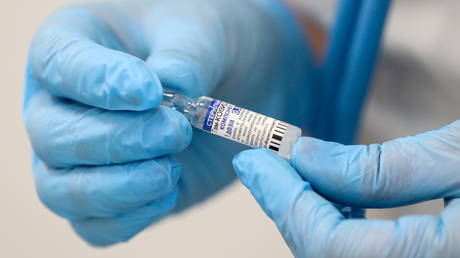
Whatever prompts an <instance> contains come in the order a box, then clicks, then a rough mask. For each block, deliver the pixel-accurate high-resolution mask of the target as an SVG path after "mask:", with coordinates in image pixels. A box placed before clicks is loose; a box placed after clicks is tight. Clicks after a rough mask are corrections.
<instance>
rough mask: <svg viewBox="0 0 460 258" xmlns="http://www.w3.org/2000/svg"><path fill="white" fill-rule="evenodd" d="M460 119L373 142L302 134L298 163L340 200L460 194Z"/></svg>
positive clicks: (388, 201)
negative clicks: (346, 143) (355, 143)
mask: <svg viewBox="0 0 460 258" xmlns="http://www.w3.org/2000/svg"><path fill="white" fill-rule="evenodd" d="M459 157H460V121H457V122H454V123H452V124H451V125H449V126H446V127H444V128H442V129H440V130H436V131H432V132H427V133H423V134H420V135H417V136H413V137H406V138H401V139H396V140H393V141H389V142H385V143H382V144H372V145H369V146H363V145H360V146H344V145H341V144H337V143H332V142H324V141H321V140H317V139H313V138H301V139H300V140H299V141H298V142H297V144H296V145H295V147H294V151H293V159H292V161H293V166H294V167H295V168H296V169H297V170H298V171H299V173H300V174H301V175H302V176H303V178H304V179H305V180H307V181H309V182H310V183H311V184H312V186H313V187H314V189H315V190H317V191H318V192H319V193H321V194H322V195H324V196H326V197H328V198H329V199H330V200H333V201H335V202H338V203H341V204H346V205H351V206H357V207H364V208H385V207H395V206H403V205H407V204H412V203H417V202H421V201H426V200H431V199H437V198H448V197H460V173H459V172H460V170H459V167H460V158H459Z"/></svg>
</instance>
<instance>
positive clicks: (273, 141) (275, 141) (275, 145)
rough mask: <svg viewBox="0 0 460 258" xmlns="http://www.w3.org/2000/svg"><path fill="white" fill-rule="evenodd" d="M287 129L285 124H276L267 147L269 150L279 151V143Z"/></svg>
mask: <svg viewBox="0 0 460 258" xmlns="http://www.w3.org/2000/svg"><path fill="white" fill-rule="evenodd" d="M287 128H288V126H287V125H286V124H283V123H281V122H278V123H277V125H276V126H275V128H274V130H273V134H272V137H271V138H270V144H269V147H268V148H269V149H270V150H273V151H279V150H280V146H281V142H282V141H283V136H284V133H285V132H286V129H287Z"/></svg>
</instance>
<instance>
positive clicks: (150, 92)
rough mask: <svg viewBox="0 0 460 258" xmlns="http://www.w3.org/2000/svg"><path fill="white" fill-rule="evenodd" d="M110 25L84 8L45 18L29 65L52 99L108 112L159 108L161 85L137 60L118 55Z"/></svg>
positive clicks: (143, 64) (60, 12)
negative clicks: (75, 102) (52, 95)
mask: <svg viewBox="0 0 460 258" xmlns="http://www.w3.org/2000/svg"><path fill="white" fill-rule="evenodd" d="M120 50H123V46H122V44H121V43H120V42H119V40H118V39H117V36H116V35H115V34H114V33H113V30H112V29H111V28H110V26H109V25H107V24H106V23H104V21H103V20H102V19H100V18H99V17H97V16H96V15H95V14H94V13H93V12H92V11H91V9H90V8H87V7H85V6H80V7H72V8H66V9H63V10H61V11H58V12H57V13H55V14H54V15H52V16H51V17H49V18H48V19H47V20H46V22H45V24H44V25H43V26H42V27H41V29H40V30H39V31H38V32H37V34H36V35H35V37H34V40H33V42H32V45H31V49H30V55H29V66H30V68H31V72H32V75H33V76H34V77H35V78H36V79H37V81H38V83H39V85H40V86H41V87H44V88H46V89H47V90H49V91H50V92H52V93H53V94H54V95H56V96H60V97H66V98H70V99H73V100H75V101H78V102H81V103H84V104H87V105H91V106H95V107H99V108H104V109H110V110H146V109H149V108H152V107H155V106H157V105H159V104H160V102H161V99H162V87H161V84H160V82H159V80H158V78H157V76H156V75H155V73H154V72H153V70H152V69H151V68H149V66H148V65H147V64H145V63H144V62H143V61H142V60H141V59H139V58H138V57H135V56H133V55H130V54H127V53H125V52H122V51H120Z"/></svg>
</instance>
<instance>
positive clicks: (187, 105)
mask: <svg viewBox="0 0 460 258" xmlns="http://www.w3.org/2000/svg"><path fill="white" fill-rule="evenodd" d="M162 105H164V106H167V107H170V108H172V109H175V110H177V111H179V112H181V113H182V114H183V115H184V116H185V117H186V118H187V119H188V120H189V121H190V123H191V124H192V125H193V126H194V127H195V128H198V129H201V130H203V131H206V132H209V133H212V134H215V135H219V136H221V137H224V138H227V139H230V140H232V141H235V142H239V143H242V144H245V145H247V146H250V147H253V148H266V149H269V150H272V151H274V152H275V153H277V154H278V155H279V156H281V157H283V158H286V159H290V158H291V151H292V148H293V146H294V144H295V142H296V141H297V139H298V138H299V137H300V136H301V134H302V131H301V129H300V128H298V127H296V126H293V125H290V124H288V123H285V122H282V121H279V120H276V119H273V118H271V117H268V116H264V115H261V114H258V113H255V112H252V111H250V110H247V109H244V108H241V107H237V106H235V105H233V104H230V103H227V102H224V101H221V100H217V99H213V98H210V97H205V96H203V97H198V98H196V99H190V98H188V97H186V96H184V95H182V94H180V93H178V92H175V91H171V90H164V93H163V102H162Z"/></svg>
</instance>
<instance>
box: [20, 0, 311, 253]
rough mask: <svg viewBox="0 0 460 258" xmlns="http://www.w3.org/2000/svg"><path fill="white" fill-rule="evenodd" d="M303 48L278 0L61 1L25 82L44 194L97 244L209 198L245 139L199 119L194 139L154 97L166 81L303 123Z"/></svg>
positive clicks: (306, 113) (306, 107)
mask: <svg viewBox="0 0 460 258" xmlns="http://www.w3.org/2000/svg"><path fill="white" fill-rule="evenodd" d="M307 52H308V50H307V49H306V47H305V45H304V42H303V41H302V38H301V36H300V33H299V31H298V28H297V27H296V26H295V24H294V23H293V21H292V19H291V17H290V16H289V14H288V12H287V11H286V10H285V9H283V7H282V6H281V5H280V4H279V3H277V2H276V1H255V0H254V1H243V0H236V1H225V0H197V1H185V0H182V1H181V0H171V1H159V0H158V1H116V2H108V3H101V4H84V5H77V6H73V7H69V8H65V9H62V10H60V11H58V12H56V13H55V14H53V15H52V16H51V17H50V18H48V20H47V21H46V22H45V24H44V25H43V26H42V27H41V29H40V30H39V32H38V33H37V34H36V36H35V38H34V41H33V43H32V46H31V50H30V55H29V60H28V66H27V74H26V85H25V89H26V94H25V100H24V120H25V123H26V128H27V131H28V134H29V137H30V140H31V143H32V146H33V149H34V153H35V154H36V155H34V161H33V171H34V177H35V182H36V188H37V192H38V195H39V197H40V199H41V200H42V201H43V203H44V204H45V205H46V206H47V207H48V208H50V209H51V210H52V211H53V212H55V213H57V214H58V215H60V216H62V217H64V218H66V219H68V220H69V221H70V222H71V224H72V226H73V228H74V229H75V231H76V232H77V233H78V234H79V235H80V236H81V237H82V238H84V239H85V240H86V241H88V242H89V243H90V244H92V245H96V246H106V245H110V244H114V243H117V242H122V241H127V240H128V239H130V238H131V237H132V236H134V235H136V234H137V233H138V232H140V231H142V230H143V229H144V228H146V227H147V226H149V225H150V224H152V223H154V222H155V221H158V220H159V219H160V218H162V217H164V216H166V215H168V214H170V213H171V212H178V211H181V210H183V209H185V208H187V207H190V206H191V205H192V204H194V203H196V202H199V201H201V200H204V199H205V198H207V197H209V196H211V195H212V194H214V193H215V192H217V191H218V190H219V189H222V188H223V187H224V186H226V185H228V184H229V183H230V182H231V181H232V180H233V179H234V175H233V171H232V168H231V159H232V156H233V154H234V153H236V152H237V151H239V150H240V149H241V148H240V147H239V146H238V145H236V144H231V143H230V142H228V141H226V140H221V139H218V138H217V137H215V136H212V135H206V134H204V133H200V132H196V133H195V136H194V137H193V141H192V142H191V139H192V129H191V127H190V125H189V122H188V121H187V120H186V119H185V117H183V116H182V115H181V114H179V113H177V112H176V111H173V110H170V109H168V108H165V107H161V106H159V104H160V102H161V99H162V88H163V87H169V88H176V89H178V90H180V91H182V92H184V93H186V94H187V95H189V96H199V95H208V94H209V95H212V96H216V97H222V96H223V97H224V100H227V101H229V102H234V103H235V104H239V105H243V106H245V107H249V108H252V109H254V110H255V111H259V112H262V113H265V114H267V115H271V116H274V117H278V118H281V119H284V120H286V121H287V122H291V123H294V124H296V125H305V124H307V125H308V121H313V120H314V119H313V116H312V114H313V113H314V110H313V108H312V107H314V105H315V101H314V100H315V96H314V94H312V93H311V92H312V90H314V83H309V84H308V82H309V79H310V76H311V72H312V71H311V70H309V69H308V65H309V64H308V58H309V57H308V53H307ZM310 82H311V81H310ZM304 85H309V87H304ZM217 86H218V87H217ZM291 102H295V103H298V104H296V105H295V110H293V107H291V106H292V105H290V103H291ZM301 103H304V104H303V105H302V104H301ZM303 119H305V120H303ZM223 141H225V142H223ZM190 142H191V145H190V146H189V147H188V148H187V149H186V150H185V151H183V150H184V149H185V148H186V147H187V146H188V145H189V143H190ZM222 144H225V145H226V147H225V148H222V147H221V146H222ZM216 150H218V151H216ZM179 152H180V153H179ZM176 153H177V154H176ZM172 156H174V157H172ZM176 159H177V160H178V161H179V162H178V161H176ZM181 165H182V167H183V170H181Z"/></svg>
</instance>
